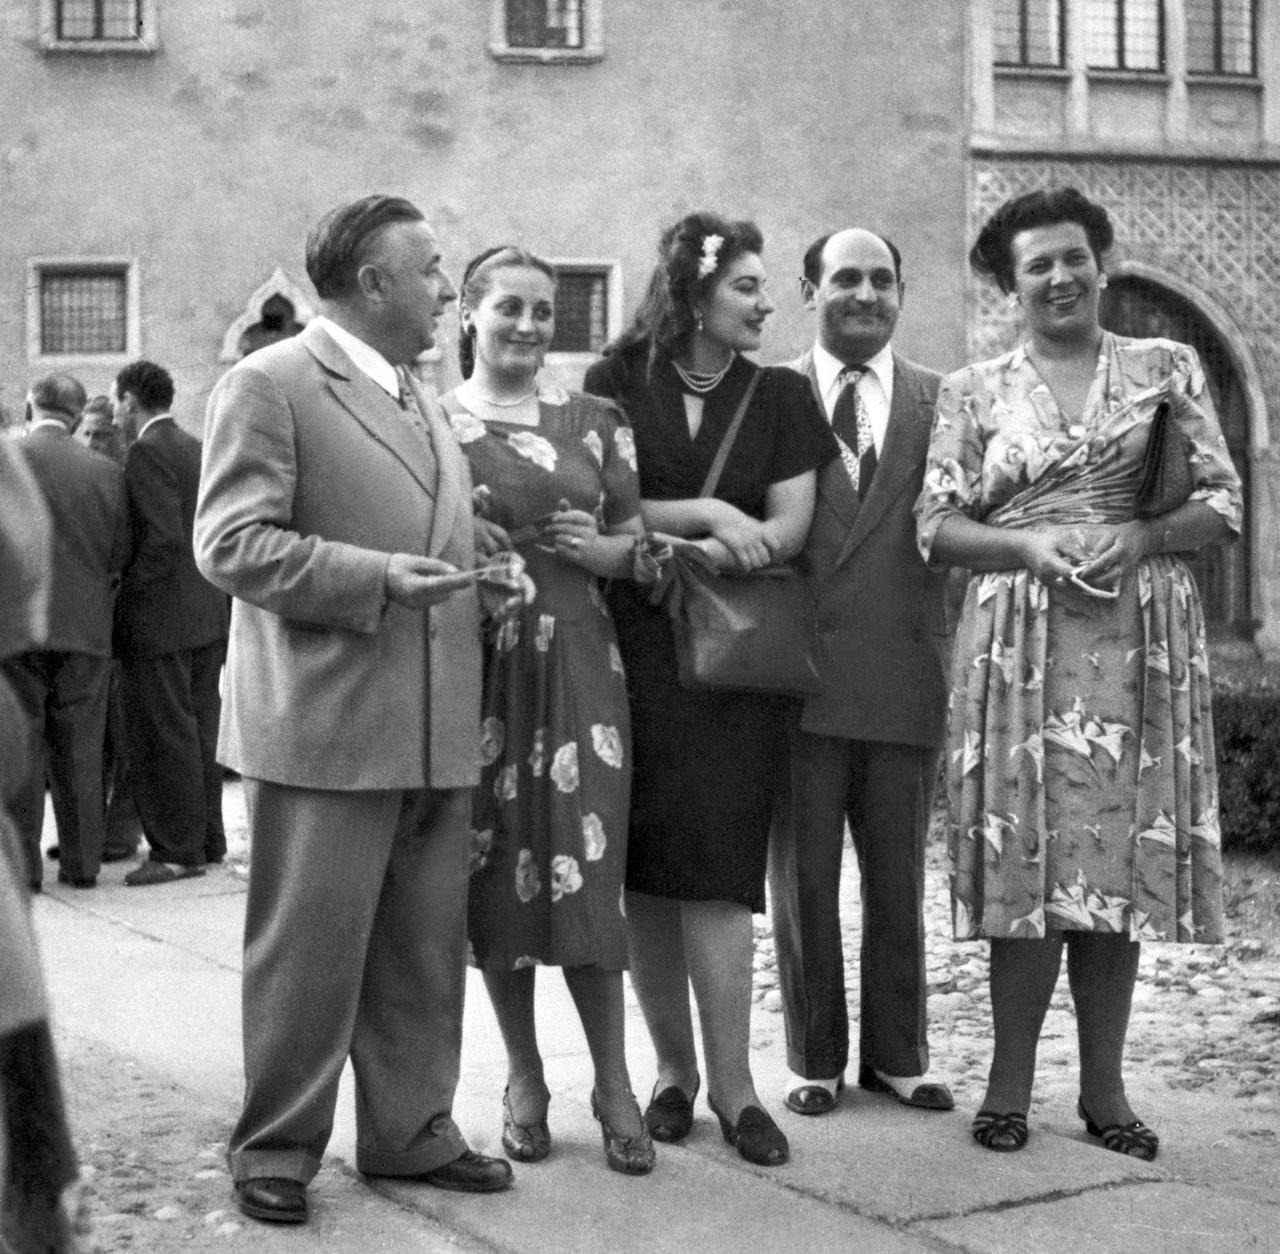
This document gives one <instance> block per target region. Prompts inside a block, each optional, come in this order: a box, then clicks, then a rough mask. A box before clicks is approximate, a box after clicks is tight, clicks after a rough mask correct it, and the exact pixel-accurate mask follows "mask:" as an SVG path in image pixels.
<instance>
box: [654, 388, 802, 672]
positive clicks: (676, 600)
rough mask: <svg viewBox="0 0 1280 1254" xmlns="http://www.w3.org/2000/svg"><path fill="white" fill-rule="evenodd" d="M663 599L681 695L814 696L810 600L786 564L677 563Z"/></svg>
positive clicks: (737, 421)
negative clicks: (737, 567)
mask: <svg viewBox="0 0 1280 1254" xmlns="http://www.w3.org/2000/svg"><path fill="white" fill-rule="evenodd" d="M759 378H760V372H759V371H757V372H756V373H755V374H754V375H753V376H752V378H751V382H750V383H749V384H748V385H747V390H746V392H745V393H744V394H743V397H742V400H741V401H740V402H739V403H738V408H737V411H736V412H735V413H734V416H733V421H732V422H731V423H730V424H729V429H728V430H727V431H726V432H725V433H724V438H723V439H722V440H721V441H720V447H719V449H718V450H717V451H716V456H715V460H714V461H713V462H712V464H711V469H710V470H709V471H708V472H707V478H706V481H705V482H704V483H703V485H702V491H701V492H700V493H699V495H700V496H711V495H713V494H714V492H715V489H716V484H717V483H718V482H719V481H720V474H721V472H722V471H723V470H724V465H725V462H726V461H728V459H729V451H730V449H731V448H732V447H733V442H734V440H735V439H736V438H737V435H738V430H739V428H741V426H742V420H743V418H744V417H745V416H746V412H747V406H748V405H749V404H750V402H751V397H752V394H753V393H754V392H755V387H756V383H757V381H758V380H759ZM673 564H674V568H675V569H674V578H673V579H672V581H671V587H670V589H669V590H668V593H667V612H668V613H669V614H670V615H671V626H672V632H673V634H674V637H675V646H676V659H677V663H678V667H679V676H680V682H681V684H683V685H684V686H685V687H686V688H699V689H707V690H713V691H725V692H776V693H791V694H793V695H796V696H807V695H810V694H813V693H816V692H819V691H821V684H820V682H819V679H818V668H817V665H816V664H815V661H814V658H815V653H816V645H817V622H816V617H815V611H814V604H813V598H812V596H811V595H810V593H809V589H808V587H807V585H806V583H805V580H804V578H803V576H802V575H801V574H800V572H799V571H798V570H797V569H796V568H795V567H794V566H792V565H790V564H789V563H779V564H777V565H774V566H766V567H764V568H763V569H761V570H757V571H751V572H742V571H720V572H718V573H715V572H711V571H708V570H706V569H705V568H704V567H702V566H701V565H699V564H697V563H696V562H694V561H692V560H691V559H689V558H687V557H683V556H681V555H680V553H679V551H678V550H677V551H676V553H675V555H674V557H673Z"/></svg>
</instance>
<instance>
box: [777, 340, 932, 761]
mask: <svg viewBox="0 0 1280 1254" xmlns="http://www.w3.org/2000/svg"><path fill="white" fill-rule="evenodd" d="M788 365H789V366H790V368H791V369H793V370H796V371H799V373H801V374H803V375H805V376H806V378H808V379H809V381H810V383H811V384H812V386H813V389H814V393H815V394H816V395H818V401H819V404H821V402H822V397H821V394H820V393H819V392H818V378H817V374H816V372H815V371H814V367H813V353H812V351H809V352H806V353H805V354H804V355H803V356H801V357H800V358H798V359H797V360H796V361H793V362H789V363H788ZM893 367H894V383H893V401H892V404H891V407H890V410H889V425H888V429H887V431H886V434H885V440H884V447H883V449H882V450H881V452H880V456H879V458H878V459H877V465H876V473H875V478H874V479H872V481H871V487H870V489H869V490H868V492H867V495H866V496H865V497H864V498H863V499H862V500H861V501H860V500H859V499H858V496H857V494H856V493H855V492H854V491H853V485H852V484H851V483H850V482H849V475H848V472H847V471H846V470H845V468H844V463H843V462H842V460H841V459H840V458H836V459H834V460H833V461H831V462H830V463H829V464H828V465H827V466H826V467H825V468H824V469H823V470H821V471H820V472H819V474H818V500H817V505H816V507H815V510H814V515H813V525H812V527H811V528H810V530H809V538H808V540H807V541H806V542H805V548H804V553H803V558H804V563H805V566H806V570H807V574H808V578H809V581H810V587H811V589H812V591H813V595H814V598H815V600H816V603H817V610H818V630H819V639H820V659H819V671H820V673H821V676H822V684H823V690H822V692H821V694H819V695H818V696H814V697H809V698H808V699H807V700H806V701H805V704H804V711H803V714H802V716H801V724H800V725H801V727H802V729H803V730H804V731H807V732H813V733H815V734H817V735H824V736H840V737H843V738H845V739H849V740H876V741H886V742H890V743H893V744H908V745H922V746H926V747H937V746H939V745H940V744H941V743H942V738H943V719H944V716H945V712H946V701H947V687H946V676H945V667H944V657H945V655H946V644H947V622H946V600H945V591H946V579H945V576H944V575H943V574H942V573H941V572H938V571H934V570H930V569H929V568H928V567H927V566H926V565H925V563H924V560H923V559H922V558H921V556H920V553H919V550H918V549H917V548H916V523H915V517H914V515H913V514H912V507H913V506H914V505H915V501H916V497H917V496H919V494H920V488H921V486H922V483H923V479H924V462H925V454H926V453H927V451H928V448H929V433H930V430H931V428H932V425H933V408H934V403H935V401H936V400H937V396H938V384H939V382H940V380H941V376H940V375H939V374H937V373H936V372H935V371H932V370H926V369H925V368H924V367H922V366H917V365H915V364H913V363H912V362H909V361H907V360H906V359H905V358H903V357H899V356H898V355H897V354H896V353H895V354H894V356H893Z"/></svg>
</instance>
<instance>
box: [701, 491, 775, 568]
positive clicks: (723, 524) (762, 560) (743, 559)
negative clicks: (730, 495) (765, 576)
mask: <svg viewBox="0 0 1280 1254" xmlns="http://www.w3.org/2000/svg"><path fill="white" fill-rule="evenodd" d="M716 504H717V507H718V508H717V509H716V510H715V512H714V514H713V515H712V517H711V520H710V521H711V535H712V536H713V537H714V538H715V539H717V540H719V541H720V543H721V544H723V545H724V547H725V548H726V549H728V550H729V552H730V554H731V555H732V557H733V560H734V562H735V563H736V564H737V565H738V566H739V568H741V569H742V570H759V569H760V568H761V567H762V566H768V565H769V563H770V562H772V561H773V547H772V545H771V541H772V542H773V543H774V544H776V542H777V541H776V537H775V536H774V533H773V529H771V528H770V526H769V524H768V523H764V522H761V521H760V520H759V519H757V518H752V517H751V515H750V514H744V513H743V512H742V510H740V509H738V508H736V507H735V506H733V505H730V504H729V503H728V502H727V501H718V502H717V503H716Z"/></svg>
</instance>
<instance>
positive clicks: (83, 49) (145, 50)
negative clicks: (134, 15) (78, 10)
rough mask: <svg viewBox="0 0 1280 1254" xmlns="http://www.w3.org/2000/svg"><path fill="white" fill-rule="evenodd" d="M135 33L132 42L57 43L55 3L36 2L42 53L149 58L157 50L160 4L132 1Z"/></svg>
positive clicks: (54, 0)
mask: <svg viewBox="0 0 1280 1254" xmlns="http://www.w3.org/2000/svg"><path fill="white" fill-rule="evenodd" d="M135 2H136V4H137V6H138V24H139V33H138V34H137V35H136V36H135V37H134V38H132V39H59V38H58V0H40V48H41V51H43V52H46V53H57V54H62V53H69V54H72V55H80V56H101V55H103V54H114V53H122V54H124V55H126V56H153V55H154V54H155V53H156V52H157V51H159V48H160V27H159V8H160V0H135Z"/></svg>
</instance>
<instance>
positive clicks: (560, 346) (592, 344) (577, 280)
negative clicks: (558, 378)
mask: <svg viewBox="0 0 1280 1254" xmlns="http://www.w3.org/2000/svg"><path fill="white" fill-rule="evenodd" d="M608 338H609V272H608V270H605V269H587V268H581V269H572V270H562V269H557V271H556V333H555V338H554V339H553V340H552V341H551V352H553V353H598V352H599V351H600V350H601V349H602V348H603V347H604V345H605V341H606V340H607V339H608Z"/></svg>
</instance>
